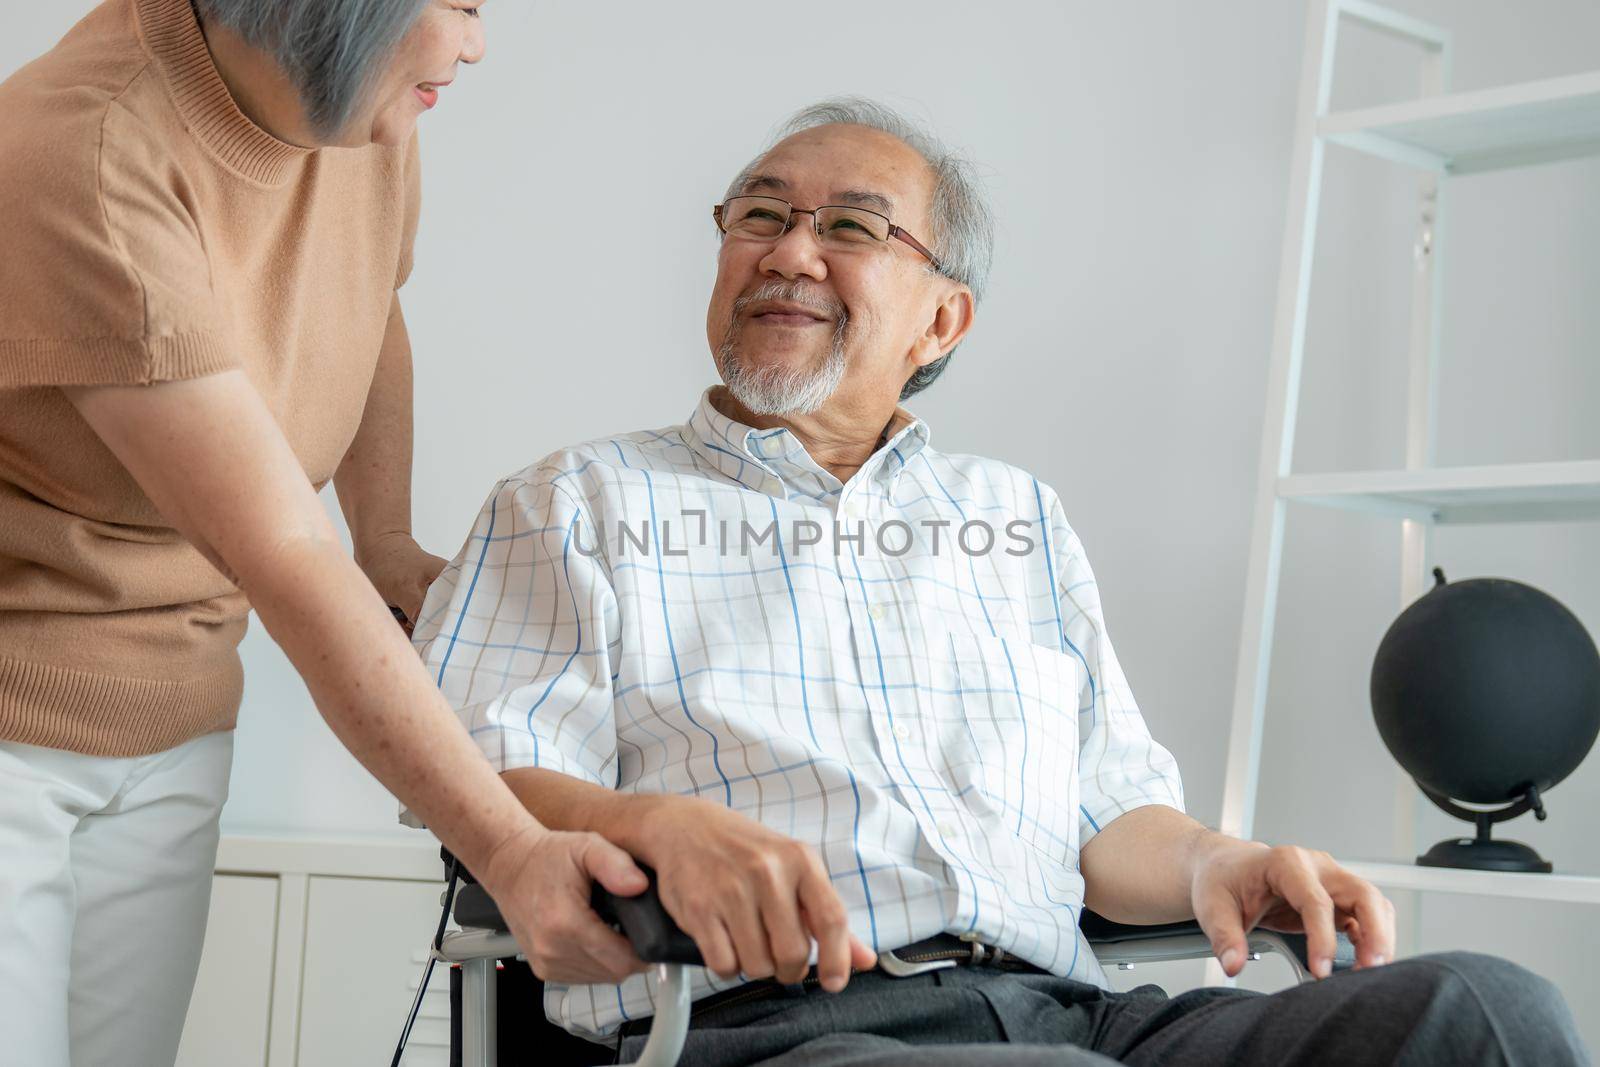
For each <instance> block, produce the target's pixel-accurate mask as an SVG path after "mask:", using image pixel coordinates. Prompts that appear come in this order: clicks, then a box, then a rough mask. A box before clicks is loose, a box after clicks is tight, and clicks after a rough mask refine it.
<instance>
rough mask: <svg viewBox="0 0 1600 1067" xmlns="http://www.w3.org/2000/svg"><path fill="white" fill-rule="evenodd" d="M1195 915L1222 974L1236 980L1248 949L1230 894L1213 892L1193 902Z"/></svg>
mask: <svg viewBox="0 0 1600 1067" xmlns="http://www.w3.org/2000/svg"><path fill="white" fill-rule="evenodd" d="M1194 915H1195V918H1196V919H1197V920H1199V922H1200V929H1202V930H1204V931H1205V933H1206V936H1207V937H1209V938H1210V939H1211V951H1212V953H1213V954H1214V955H1215V956H1216V957H1217V961H1218V962H1219V963H1221V964H1222V972H1223V973H1224V974H1226V975H1227V976H1228V977H1229V978H1235V977H1238V974H1239V972H1240V971H1242V970H1243V969H1244V961H1245V957H1246V956H1247V955H1248V947H1249V946H1248V945H1247V943H1246V941H1245V936H1244V935H1245V930H1244V916H1243V914H1242V913H1241V912H1240V910H1239V902H1238V901H1237V900H1235V899H1234V898H1233V895H1232V894H1231V893H1228V892H1226V891H1224V890H1221V889H1213V890H1212V891H1211V892H1209V893H1207V894H1206V896H1205V897H1204V898H1203V899H1202V900H1200V901H1198V902H1196V904H1195V909H1194Z"/></svg>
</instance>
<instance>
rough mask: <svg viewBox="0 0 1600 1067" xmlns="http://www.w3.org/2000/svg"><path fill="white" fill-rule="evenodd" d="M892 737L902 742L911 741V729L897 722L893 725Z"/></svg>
mask: <svg viewBox="0 0 1600 1067" xmlns="http://www.w3.org/2000/svg"><path fill="white" fill-rule="evenodd" d="M894 735H895V736H896V737H898V738H899V739H900V740H902V741H909V740H911V727H909V726H907V725H905V724H904V723H899V722H897V723H895V724H894Z"/></svg>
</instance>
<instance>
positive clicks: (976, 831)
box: [415, 390, 1183, 1036]
mask: <svg viewBox="0 0 1600 1067" xmlns="http://www.w3.org/2000/svg"><path fill="white" fill-rule="evenodd" d="M714 392H715V391H714V390H712V391H708V392H707V393H706V395H705V396H703V397H702V398H701V402H700V404H699V407H698V408H697V410H696V411H695V412H694V414H693V415H692V416H691V418H690V419H689V421H688V423H687V424H686V425H682V426H674V427H670V428H667V429H662V430H652V431H645V432H640V433H632V434H626V435H623V436H620V437H612V438H606V439H603V440H598V441H593V442H589V443H586V444H583V445H579V446H577V447H574V448H569V449H565V450H563V451H560V452H557V453H555V454H553V455H551V456H549V457H548V458H546V459H544V460H542V461H541V462H539V463H536V464H534V465H533V466H531V467H528V468H527V469H525V470H523V471H521V472H520V473H518V474H516V475H513V476H511V477H509V478H507V479H505V480H504V481H502V482H501V483H500V484H499V485H498V486H496V487H495V490H494V492H493V493H491V494H490V497H489V500H488V502H487V503H486V504H485V505H484V508H483V511H482V512H481V514H480V515H479V516H478V519H477V522H476V523H475V524H474V527H473V530H472V533H471V536H470V537H468V539H467V542H466V544H465V545H464V546H463V547H462V549H461V552H460V554H459V555H457V557H456V558H455V560H454V561H453V562H452V563H451V564H450V566H449V568H448V569H447V570H445V572H444V573H443V574H442V575H441V576H440V577H439V579H438V581H437V582H436V583H435V584H434V586H433V588H432V589H431V590H430V592H429V594H428V598H427V603H426V604H425V605H424V608H423V612H422V618H421V620H420V621H419V624H418V626H417V629H416V635H415V640H416V643H417V647H418V649H419V651H420V652H421V654H422V656H423V658H424V660H425V662H426V663H427V666H428V668H429V670H430V671H431V672H432V674H433V675H434V677H435V678H436V679H437V680H438V683H439V686H440V688H441V689H442V690H443V692H444V693H445V695H446V697H447V698H448V699H449V700H450V702H451V704H452V705H453V706H454V707H455V708H456V709H457V710H458V713H459V714H460V716H461V718H462V720H463V722H464V723H465V724H466V726H467V728H468V730H469V731H470V732H471V734H472V736H473V737H474V738H475V739H476V741H477V742H478V744H479V745H480V746H481V748H482V750H483V752H484V754H485V755H486V756H487V757H488V758H489V760H490V761H491V762H492V763H493V764H494V766H495V767H496V768H497V769H499V770H502V771H504V770H509V769H512V768H517V767H533V766H537V767H546V768H549V769H552V770H556V771H560V772H562V773H565V774H570V775H573V776H575V777H578V778H581V779H584V780H585V781H589V782H593V783H596V784H599V785H602V786H606V787H608V788H613V789H619V790H623V791H625V792H637V793H646V792H651V793H678V794H682V795H691V796H700V797H705V798H709V799H713V800H716V801H718V802H720V803H723V804H726V805H728V806H729V807H732V808H734V809H736V810H738V811H740V812H742V813H744V814H745V815H747V816H749V817H750V818H752V819H755V820H757V821H759V822H761V823H764V824H765V825H767V826H769V827H771V828H773V829H775V830H779V831H781V832H783V833H785V834H788V835H789V836H791V837H794V838H798V839H800V840H802V841H805V842H807V843H809V844H810V845H812V846H814V847H815V848H816V849H817V850H818V852H819V854H820V855H821V857H822V859H823V861H824V863H825V864H826V866H827V868H828V871H829V872H830V874H831V876H832V879H833V883H834V886H835V887H836V888H837V890H838V892H839V894H840V896H841V897H842V899H843V901H844V903H845V905H846V906H847V908H848V909H849V912H850V919H851V927H852V929H853V930H854V932H855V933H856V935H857V936H859V937H860V938H861V939H862V940H863V941H864V942H866V943H867V944H869V945H871V946H873V947H874V948H875V949H879V950H882V949H891V948H896V947H898V946H901V945H905V944H909V943H911V942H913V941H917V940H920V939H922V938H925V937H929V936H932V935H934V934H937V933H940V932H950V933H955V934H960V935H967V936H969V937H970V938H972V939H975V940H981V941H983V942H985V943H987V944H992V945H996V946H999V947H1000V948H1003V949H1005V950H1006V951H1007V952H1010V953H1013V954H1015V955H1018V956H1021V957H1022V958H1024V959H1026V960H1028V961H1030V962H1032V963H1034V964H1036V965H1038V966H1040V967H1043V968H1045V969H1047V970H1049V971H1051V972H1053V973H1055V974H1058V975H1067V976H1071V977H1073V978H1077V979H1079V980H1081V981H1085V982H1092V983H1095V984H1098V985H1101V986H1105V985H1107V982H1106V978H1105V975H1104V974H1103V973H1102V972H1101V970H1100V967H1099V965H1098V964H1097V963H1096V962H1095V958H1094V955H1093V954H1092V953H1091V952H1090V951H1089V948H1088V945H1087V944H1086V943H1085V942H1084V940H1083V938H1082V937H1081V935H1080V934H1079V932H1078V914H1079V911H1080V909H1081V908H1082V903H1083V895H1084V893H1083V879H1082V877H1081V876H1080V874H1079V871H1078V854H1079V850H1080V849H1082V847H1083V846H1084V844H1085V843H1086V842H1087V841H1088V840H1089V839H1090V838H1092V837H1093V836H1094V835H1095V834H1096V833H1098V832H1099V831H1100V829H1101V828H1102V827H1104V826H1105V825H1106V824H1107V823H1108V822H1110V821H1111V820H1113V819H1115V818H1116V817H1117V816H1118V815H1121V814H1122V813H1124V812H1127V811H1130V810H1133V809H1135V808H1138V807H1142V806H1144V805H1147V804H1164V805H1168V806H1170V807H1173V808H1177V809H1179V810H1182V808H1183V787H1182V784H1181V781H1180V778H1179V774H1178V768H1177V765H1176V763H1175V762H1174V760H1173V758H1172V756H1171V755H1170V754H1169V753H1168V752H1167V751H1166V750H1165V749H1164V748H1162V747H1161V746H1160V745H1159V744H1157V743H1156V742H1155V741H1154V740H1153V739H1152V738H1151V736H1150V733H1149V731H1148V730H1147V729H1146V727H1145V723H1144V720H1143V718H1142V716H1141V715H1140V713H1139V709H1138V706H1137V705H1136V704H1135V703H1134V699H1133V694H1132V693H1131V692H1130V690H1129V688H1128V683H1127V680H1126V679H1125V678H1124V677H1123V673H1122V669H1121V667H1120V666H1119V665H1118V663H1117V658H1116V654H1115V653H1114V652H1113V651H1112V647H1111V640H1110V637H1109V636H1108V634H1107V633H1106V626H1105V620H1104V618H1103V616H1102V613H1101V607H1100V598H1099V592H1098V589H1097V587H1096V585H1095V580H1094V575H1093V573H1092V571H1091V570H1090V568H1089V562H1088V559H1087V558H1086V556H1085V555H1084V550H1083V545H1082V543H1081V542H1080V541H1079V539H1078V537H1077V535H1076V534H1075V533H1074V532H1073V530H1072V528H1071V527H1070V526H1069V525H1068V524H1067V520H1066V517H1065V515H1064V513H1063V510H1062V506H1061V502H1060V500H1059V499H1058V498H1057V496H1056V494H1055V493H1054V492H1052V491H1051V490H1050V489H1049V488H1048V487H1047V486H1044V485H1042V484H1040V483H1039V481H1038V480H1037V479H1035V478H1033V477H1032V476H1030V475H1029V474H1027V473H1026V472H1024V471H1022V470H1019V469H1018V468H1016V467H1013V466H1010V465H1008V464H1005V463H1001V462H998V461H995V460H990V459H983V458H979V457H975V456H964V455H945V454H942V453H939V452H936V451H935V450H934V449H933V448H931V447H930V445H929V440H930V437H929V431H928V427H927V425H926V424H925V423H923V422H922V421H921V420H919V419H916V418H914V417H913V416H911V415H910V414H909V413H907V412H905V411H903V410H902V411H898V412H897V413H896V415H895V417H894V419H893V421H892V422H891V423H890V426H889V429H888V432H887V434H886V440H885V443H884V444H883V445H882V446H881V447H879V449H878V450H877V451H876V452H875V453H874V455H873V456H872V457H871V458H870V459H869V460H868V461H867V463H866V464H865V465H864V466H862V468H861V469H860V470H859V471H858V472H856V474H855V475H854V476H852V477H851V479H850V481H849V483H848V484H840V482H839V481H838V479H837V478H835V477H834V476H833V475H831V474H830V473H829V472H828V471H827V470H826V469H824V468H823V467H821V466H819V465H818V464H817V463H816V462H815V461H814V460H812V458H811V457H810V456H809V455H808V454H807V453H806V451H805V449H804V447H803V446H802V445H801V443H800V442H799V440H798V439H797V438H796V437H795V436H794V435H793V434H791V433H790V432H789V431H788V430H785V429H776V430H756V429H752V428H750V427H748V426H743V425H740V424H738V423H736V422H734V421H733V420H732V419H730V418H728V417H727V416H725V415H723V414H722V413H721V412H720V411H718V410H717V408H716V406H715V405H714V404H713V402H712V397H713V394H714ZM902 527H903V528H905V529H904V530H903V529H902ZM745 528H748V529H749V530H750V531H752V534H750V535H745V537H744V539H743V540H741V531H742V530H744V529H745ZM890 528H892V531H893V532H892V536H891V535H888V534H886V533H885V531H887V530H889V529H890ZM985 528H987V529H988V530H990V531H992V532H993V543H992V546H991V547H990V549H989V550H988V551H986V552H985V551H980V550H981V549H982V548H983V547H984V544H985V541H986V538H985V536H984V532H983V531H984V529H985ZM769 529H770V531H771V532H770V534H769V536H767V537H765V538H761V539H758V537H759V535H760V534H761V533H762V532H764V531H768V530H769ZM905 530H909V531H910V532H911V534H912V536H910V537H907V536H905ZM880 535H881V536H880ZM1025 543H1029V544H1031V546H1032V547H1031V549H1029V550H1024V545H1025ZM736 984H738V980H733V981H723V980H719V979H717V978H716V977H715V976H713V975H710V974H708V973H701V974H699V975H698V976H697V977H696V979H695V995H696V996H701V995H704V994H705V993H706V992H708V991H710V990H713V989H721V988H726V987H728V986H731V985H736ZM546 1009H547V1011H548V1013H549V1015H550V1017H551V1018H552V1019H554V1020H555V1021H557V1022H559V1023H561V1024H562V1025H564V1026H566V1027H567V1028H568V1029H570V1030H573V1031H575V1032H581V1033H586V1034H589V1035H592V1036H601V1035H605V1034H608V1033H610V1032H611V1031H613V1030H614V1029H615V1027H616V1026H617V1024H619V1023H620V1022H622V1021H623V1020H625V1019H632V1018H639V1017H641V1016H645V1015H649V1014H650V1013H651V1006H650V999H649V995H648V990H647V987H646V984H645V982H644V979H643V978H642V977H635V978H633V979H630V980H629V981H627V982H626V983H624V984H622V985H621V986H597V985H587V986H560V985H550V986H548V987H547V991H546Z"/></svg>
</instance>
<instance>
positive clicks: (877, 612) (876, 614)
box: [867, 604, 888, 619]
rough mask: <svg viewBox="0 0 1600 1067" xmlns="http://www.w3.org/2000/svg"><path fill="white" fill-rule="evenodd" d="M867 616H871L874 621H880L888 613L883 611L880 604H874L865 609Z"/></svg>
mask: <svg viewBox="0 0 1600 1067" xmlns="http://www.w3.org/2000/svg"><path fill="white" fill-rule="evenodd" d="M867 614H868V615H871V616H872V617H873V618H874V619H882V618H883V617H884V616H885V615H887V614H888V612H887V611H885V610H884V607H883V605H882V604H874V605H872V606H871V607H870V608H868V609H867Z"/></svg>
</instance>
